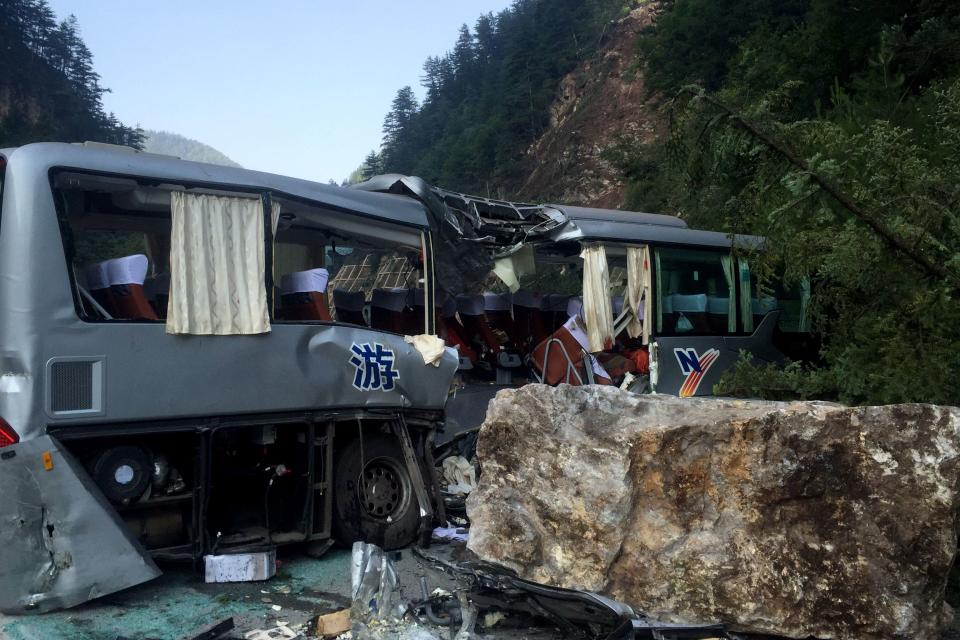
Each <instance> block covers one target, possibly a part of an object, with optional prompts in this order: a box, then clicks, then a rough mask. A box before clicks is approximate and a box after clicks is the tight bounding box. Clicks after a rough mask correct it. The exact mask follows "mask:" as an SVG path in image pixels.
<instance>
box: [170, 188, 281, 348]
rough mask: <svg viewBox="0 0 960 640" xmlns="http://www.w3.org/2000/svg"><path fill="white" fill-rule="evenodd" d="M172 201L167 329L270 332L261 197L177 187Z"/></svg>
mask: <svg viewBox="0 0 960 640" xmlns="http://www.w3.org/2000/svg"><path fill="white" fill-rule="evenodd" d="M170 204H171V222H172V229H171V234H170V298H169V303H168V307H167V333H172V334H193V335H242V334H257V333H267V332H269V331H270V315H269V313H268V310H267V295H266V277H265V272H266V268H265V260H266V258H265V256H264V253H265V251H264V229H263V205H262V203H261V200H260V199H259V198H242V197H225V196H212V195H200V194H191V193H185V192H182V191H175V192H173V193H171V198H170ZM279 212H280V208H279V206H278V205H277V204H276V203H274V205H273V207H272V211H271V213H272V217H273V224H274V228H276V222H277V219H278V217H279Z"/></svg>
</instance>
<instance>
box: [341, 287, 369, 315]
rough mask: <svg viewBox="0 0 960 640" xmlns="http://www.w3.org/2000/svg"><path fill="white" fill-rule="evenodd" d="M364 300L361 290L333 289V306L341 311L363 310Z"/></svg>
mask: <svg viewBox="0 0 960 640" xmlns="http://www.w3.org/2000/svg"><path fill="white" fill-rule="evenodd" d="M366 301H367V298H366V296H365V295H364V294H363V291H347V290H346V289H334V290H333V306H334V307H336V308H337V309H340V310H341V311H363V305H364V303H365V302H366Z"/></svg>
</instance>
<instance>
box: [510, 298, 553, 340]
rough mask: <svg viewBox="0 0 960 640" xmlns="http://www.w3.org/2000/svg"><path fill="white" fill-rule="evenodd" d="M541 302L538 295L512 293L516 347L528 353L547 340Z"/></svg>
mask: <svg viewBox="0 0 960 640" xmlns="http://www.w3.org/2000/svg"><path fill="white" fill-rule="evenodd" d="M542 303H543V300H542V296H541V295H540V294H539V293H535V292H533V291H530V290H529V289H518V290H517V291H515V292H514V293H513V325H514V332H515V334H516V336H517V341H518V344H517V347H518V348H519V349H520V350H521V351H523V352H524V353H529V352H530V350H532V349H533V347H535V346H536V345H538V344H540V343H541V342H543V341H544V340H546V339H547V331H546V327H545V325H544V321H543V312H542V311H541V309H540V308H541V306H542Z"/></svg>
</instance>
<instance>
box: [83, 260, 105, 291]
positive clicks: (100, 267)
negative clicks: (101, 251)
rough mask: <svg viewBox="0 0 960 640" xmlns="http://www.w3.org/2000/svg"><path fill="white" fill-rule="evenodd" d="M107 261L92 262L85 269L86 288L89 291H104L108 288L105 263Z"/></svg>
mask: <svg viewBox="0 0 960 640" xmlns="http://www.w3.org/2000/svg"><path fill="white" fill-rule="evenodd" d="M108 262H110V261H109V260H103V261H102V262H94V263H93V264H91V265H90V266H88V267H87V270H86V276H87V288H88V289H90V290H91V291H96V290H98V289H106V288H107V287H109V286H110V276H109V275H107V263H108Z"/></svg>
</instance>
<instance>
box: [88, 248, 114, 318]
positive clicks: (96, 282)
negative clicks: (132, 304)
mask: <svg viewBox="0 0 960 640" xmlns="http://www.w3.org/2000/svg"><path fill="white" fill-rule="evenodd" d="M108 262H110V261H109V260H102V261H100V262H94V263H93V264H91V265H89V266H88V267H87V268H86V269H85V270H84V276H85V277H86V280H87V291H89V292H90V296H91V297H93V299H94V300H96V301H97V304H99V305H100V306H101V307H103V310H104V311H106V312H107V313H109V314H110V315H111V316H112V317H116V316H117V305H116V303H115V302H114V300H113V292H112V291H111V290H110V276H109V274H108V273H107V263H108Z"/></svg>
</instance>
